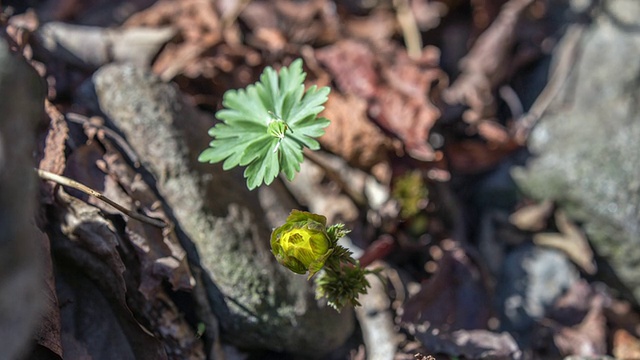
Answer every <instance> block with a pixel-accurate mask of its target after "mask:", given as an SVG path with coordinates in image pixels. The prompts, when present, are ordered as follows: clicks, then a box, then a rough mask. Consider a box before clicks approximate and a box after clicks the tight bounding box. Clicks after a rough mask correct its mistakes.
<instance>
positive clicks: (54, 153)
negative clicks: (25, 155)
mask: <svg viewBox="0 0 640 360" xmlns="http://www.w3.org/2000/svg"><path fill="white" fill-rule="evenodd" d="M45 111H46V113H47V116H48V117H49V130H48V131H47V135H46V138H45V140H44V149H42V150H41V152H42V154H43V155H42V159H41V160H40V162H39V164H38V168H39V169H42V170H46V171H49V172H51V173H54V174H57V175H61V174H62V172H63V171H64V169H65V162H66V156H65V150H66V145H65V141H66V140H67V138H68V136H69V127H68V126H67V123H66V121H65V119H64V115H62V113H61V112H60V111H58V109H56V107H55V106H54V105H53V104H51V103H50V102H49V101H45ZM41 186H42V187H43V188H44V189H45V191H44V192H43V194H42V195H43V196H44V197H43V199H42V200H41V201H43V202H44V203H45V204H52V203H53V184H51V183H49V182H42V185H41Z"/></svg>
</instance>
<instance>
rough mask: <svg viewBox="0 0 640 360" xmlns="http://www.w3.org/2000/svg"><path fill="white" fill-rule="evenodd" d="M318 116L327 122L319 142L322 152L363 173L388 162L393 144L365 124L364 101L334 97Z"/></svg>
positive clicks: (365, 109)
mask: <svg viewBox="0 0 640 360" xmlns="http://www.w3.org/2000/svg"><path fill="white" fill-rule="evenodd" d="M321 115H322V116H324V117H326V118H328V119H331V125H329V127H327V129H326V130H325V131H326V132H325V134H324V135H323V136H322V137H320V139H319V140H320V143H321V144H322V146H323V147H324V148H326V149H327V150H329V151H331V152H333V153H334V154H337V155H340V156H341V157H342V158H344V159H345V160H346V161H347V162H348V163H349V164H350V165H352V166H355V167H358V168H360V169H363V170H365V171H369V170H370V169H371V168H372V167H373V166H375V165H376V164H379V163H382V162H387V161H388V154H389V153H391V152H392V150H393V146H392V144H393V142H392V140H391V139H390V138H388V137H387V136H386V135H385V134H384V133H383V132H382V131H381V130H380V128H378V127H377V126H376V125H375V124H373V123H372V122H371V121H370V120H369V118H368V117H367V102H366V101H365V100H364V99H362V98H360V97H356V96H355V95H342V94H340V93H334V94H332V95H331V96H330V97H329V100H328V101H327V103H326V104H325V110H324V112H323V113H322V114H321Z"/></svg>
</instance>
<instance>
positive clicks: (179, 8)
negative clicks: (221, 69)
mask: <svg viewBox="0 0 640 360" xmlns="http://www.w3.org/2000/svg"><path fill="white" fill-rule="evenodd" d="M168 25H169V26H171V27H172V28H173V29H175V31H177V33H178V34H179V36H178V37H177V39H176V41H174V42H172V43H170V44H168V46H165V48H164V49H163V51H161V52H160V54H159V55H158V57H157V59H156V61H155V62H154V64H153V70H154V72H155V73H157V74H159V75H160V77H161V78H162V79H164V80H170V79H173V78H174V77H176V76H177V75H179V74H182V73H184V72H186V71H187V68H189V67H197V68H202V67H207V64H206V63H203V54H204V53H205V52H206V51H207V50H209V49H211V48H213V47H214V46H216V45H217V44H219V43H220V42H221V41H222V39H223V29H222V22H221V20H220V16H219V14H218V11H217V9H216V8H215V3H214V2H213V1H207V0H184V1H175V0H163V1H159V2H157V3H155V4H154V5H153V6H151V7H149V8H148V9H146V10H144V11H141V12H139V13H137V14H135V15H134V16H132V17H130V18H129V19H128V20H127V22H126V23H125V24H124V26H125V27H140V26H144V27H165V26H168ZM190 72H191V73H199V72H200V71H198V70H195V69H191V70H190Z"/></svg>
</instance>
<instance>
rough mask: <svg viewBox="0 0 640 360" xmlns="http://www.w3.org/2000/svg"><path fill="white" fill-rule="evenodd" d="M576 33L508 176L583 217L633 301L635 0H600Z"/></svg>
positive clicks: (639, 47) (637, 256)
mask: <svg viewBox="0 0 640 360" xmlns="http://www.w3.org/2000/svg"><path fill="white" fill-rule="evenodd" d="M603 4H606V9H604V10H606V11H601V12H599V13H598V14H599V15H598V16H597V18H596V19H595V21H594V22H593V23H592V24H591V25H590V28H589V29H587V31H586V32H585V34H584V36H583V37H582V39H581V40H580V41H581V43H580V45H579V46H580V47H581V51H580V54H579V56H578V57H577V60H576V63H575V64H574V65H573V68H572V69H573V70H572V72H571V73H570V75H569V78H568V79H567V81H566V83H565V86H564V88H563V89H562V91H561V92H560V93H559V94H558V96H556V97H555V100H554V101H553V102H552V104H551V105H550V107H549V108H548V109H547V111H546V113H545V114H544V115H543V117H542V118H541V119H540V121H539V123H538V124H537V126H536V127H535V128H534V130H533V132H532V134H531V137H530V141H529V145H530V149H531V150H532V152H533V153H534V154H535V157H534V158H533V159H532V160H531V161H529V163H528V164H527V166H526V168H521V169H516V171H514V177H515V179H516V181H517V183H518V184H519V186H520V187H521V188H522V190H523V191H524V192H525V193H527V194H529V195H530V196H532V197H534V198H537V199H552V200H555V201H556V202H557V203H558V204H559V205H560V206H562V207H563V208H564V209H565V210H566V211H567V213H568V215H569V216H570V217H571V218H573V219H574V220H577V221H579V222H582V223H583V224H584V229H585V231H586V233H587V235H588V238H589V240H590V241H591V243H592V245H593V247H594V248H595V250H596V252H597V253H598V254H599V255H601V256H602V257H603V258H604V259H605V260H606V261H607V262H608V264H609V265H610V266H611V268H612V269H613V270H614V271H615V273H616V274H617V277H618V278H619V279H620V280H621V281H622V283H623V284H624V286H625V287H626V288H628V289H629V290H630V292H631V293H632V296H633V298H634V300H635V301H636V302H640V277H638V273H639V271H640V157H639V155H640V141H638V139H640V62H639V61H638V59H640V32H638V31H637V29H636V30H635V31H629V26H630V24H629V21H631V20H630V19H635V20H636V21H637V19H639V18H640V6H638V3H637V1H626V0H616V1H606V2H603Z"/></svg>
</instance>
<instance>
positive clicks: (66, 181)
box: [36, 169, 167, 228]
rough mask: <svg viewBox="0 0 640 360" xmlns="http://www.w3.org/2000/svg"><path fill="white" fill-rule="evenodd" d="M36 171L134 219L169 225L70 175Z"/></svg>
mask: <svg viewBox="0 0 640 360" xmlns="http://www.w3.org/2000/svg"><path fill="white" fill-rule="evenodd" d="M36 172H37V173H38V176H40V178H41V179H43V180H49V181H53V182H55V183H57V184H60V185H62V186H68V187H70V188H73V189H76V190H78V191H82V192H83V193H85V194H87V195H89V196H93V197H95V198H97V199H99V200H102V201H104V202H106V203H107V204H109V205H111V206H113V207H114V208H116V209H117V210H119V211H120V212H122V213H123V214H125V215H127V216H128V217H130V218H132V219H136V220H138V221H142V222H144V223H147V224H150V225H153V226H156V227H159V228H164V227H166V226H167V224H166V223H165V222H164V221H162V220H159V219H154V218H152V217H149V216H146V215H142V214H140V213H137V212H135V211H132V210H129V209H127V208H125V207H124V206H122V205H120V204H118V203H116V202H115V201H113V200H111V199H109V198H108V197H106V196H104V195H102V194H101V193H100V192H98V191H96V190H93V189H92V188H90V187H88V186H86V185H83V184H81V183H79V182H77V181H75V180H71V179H69V178H68V177H64V176H61V175H57V174H54V173H51V172H48V171H45V170H41V169H36Z"/></svg>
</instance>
